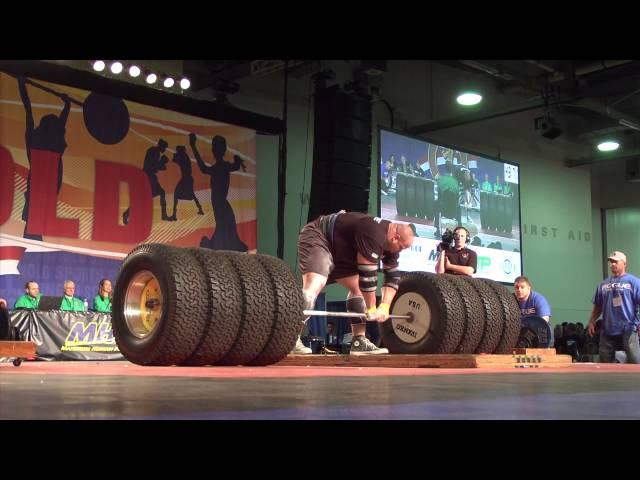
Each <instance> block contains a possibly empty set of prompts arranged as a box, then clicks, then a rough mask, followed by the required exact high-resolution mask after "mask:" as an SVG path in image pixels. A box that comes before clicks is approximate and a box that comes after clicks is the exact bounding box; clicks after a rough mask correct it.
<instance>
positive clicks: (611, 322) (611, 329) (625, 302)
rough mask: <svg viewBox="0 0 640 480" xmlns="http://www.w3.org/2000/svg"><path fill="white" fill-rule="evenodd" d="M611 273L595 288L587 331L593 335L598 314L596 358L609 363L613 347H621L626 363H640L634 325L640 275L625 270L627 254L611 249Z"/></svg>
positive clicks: (637, 323) (639, 321) (638, 322)
mask: <svg viewBox="0 0 640 480" xmlns="http://www.w3.org/2000/svg"><path fill="white" fill-rule="evenodd" d="M608 260H609V268H610V269H611V276H610V277H608V278H607V279H606V280H604V281H603V282H602V283H601V284H600V285H599V286H598V288H597V290H596V293H595V295H594V297H593V311H592V312H591V319H590V320H589V324H588V325H587V333H588V334H589V335H590V336H593V335H594V333H595V325H596V320H597V319H598V317H599V316H600V314H602V329H601V332H600V349H599V352H600V361H601V362H602V363H612V362H613V361H614V358H615V352H616V351H617V350H624V351H625V353H626V354H627V362H628V363H640V344H639V343H638V328H639V326H640V319H639V318H638V314H637V310H638V306H640V279H639V278H637V277H635V276H633V275H631V274H629V273H627V256H626V255H625V254H624V253H622V252H618V251H615V252H612V253H611V255H609V257H608Z"/></svg>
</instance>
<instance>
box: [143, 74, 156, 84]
mask: <svg viewBox="0 0 640 480" xmlns="http://www.w3.org/2000/svg"><path fill="white" fill-rule="evenodd" d="M157 79H158V76H157V75H156V74H155V73H150V74H149V75H147V78H146V82H147V83H148V84H149V85H152V84H154V83H156V80H157Z"/></svg>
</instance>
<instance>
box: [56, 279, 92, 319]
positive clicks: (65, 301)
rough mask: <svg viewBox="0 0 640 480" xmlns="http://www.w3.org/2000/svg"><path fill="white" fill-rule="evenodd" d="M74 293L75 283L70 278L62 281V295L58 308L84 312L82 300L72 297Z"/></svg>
mask: <svg viewBox="0 0 640 480" xmlns="http://www.w3.org/2000/svg"><path fill="white" fill-rule="evenodd" d="M75 293H76V284H75V283H73V281H71V280H65V281H64V296H63V297H62V302H61V303H60V310H66V311H71V312H84V311H86V308H84V302H83V301H82V300H80V299H79V298H77V297H74V294H75Z"/></svg>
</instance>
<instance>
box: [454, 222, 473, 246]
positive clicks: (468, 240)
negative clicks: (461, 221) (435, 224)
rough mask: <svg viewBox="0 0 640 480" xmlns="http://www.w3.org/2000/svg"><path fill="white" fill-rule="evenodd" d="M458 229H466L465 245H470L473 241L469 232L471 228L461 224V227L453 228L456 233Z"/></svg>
mask: <svg viewBox="0 0 640 480" xmlns="http://www.w3.org/2000/svg"><path fill="white" fill-rule="evenodd" d="M458 230H464V231H465V232H466V234H467V237H466V241H465V243H464V244H465V245H469V242H470V241H471V234H470V233H469V230H467V229H466V228H465V227H463V226H460V227H456V228H454V229H453V234H454V235H455V234H456V232H457V231H458Z"/></svg>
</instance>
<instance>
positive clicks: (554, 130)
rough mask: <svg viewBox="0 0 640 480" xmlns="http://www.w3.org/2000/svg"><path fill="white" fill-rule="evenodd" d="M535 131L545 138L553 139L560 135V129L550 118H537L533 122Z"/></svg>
mask: <svg viewBox="0 0 640 480" xmlns="http://www.w3.org/2000/svg"><path fill="white" fill-rule="evenodd" d="M534 125H535V128H536V131H537V132H538V133H539V134H540V135H542V136H543V137H545V138H550V139H552V140H553V139H554V138H557V137H559V136H560V135H562V129H561V128H560V126H559V125H558V124H557V123H556V121H555V120H553V119H552V118H551V117H538V118H536V119H535V122H534Z"/></svg>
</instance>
